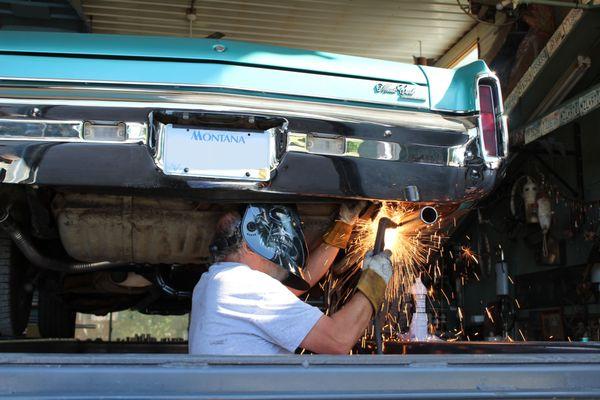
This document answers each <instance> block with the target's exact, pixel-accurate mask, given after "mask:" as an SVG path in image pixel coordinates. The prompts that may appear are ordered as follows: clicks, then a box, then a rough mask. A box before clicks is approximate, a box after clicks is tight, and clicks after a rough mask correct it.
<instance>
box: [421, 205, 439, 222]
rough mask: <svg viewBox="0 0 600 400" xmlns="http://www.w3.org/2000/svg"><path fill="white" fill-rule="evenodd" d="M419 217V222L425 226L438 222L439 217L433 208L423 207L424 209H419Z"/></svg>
mask: <svg viewBox="0 0 600 400" xmlns="http://www.w3.org/2000/svg"><path fill="white" fill-rule="evenodd" d="M419 217H420V218H421V221H423V222H424V223H426V224H427V225H431V224H433V223H434V222H435V221H437V220H438V218H439V217H440V215H439V214H438V212H437V210H436V209H435V208H433V207H431V206H425V207H423V208H421V212H420V213H419Z"/></svg>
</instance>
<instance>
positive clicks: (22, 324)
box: [0, 232, 33, 337]
mask: <svg viewBox="0 0 600 400" xmlns="http://www.w3.org/2000/svg"><path fill="white" fill-rule="evenodd" d="M30 271H31V267H30V265H29V263H28V262H27V260H26V259H25V257H23V255H22V254H21V253H20V252H19V250H18V249H17V248H16V247H15V245H14V244H13V242H12V240H10V239H9V238H8V237H6V236H5V235H4V232H1V233H0V337H14V336H20V335H22V334H23V333H24V331H25V328H27V322H28V321H29V313H30V311H31V299H32V297H33V286H32V284H31V282H30V279H29V277H30V276H29V275H30Z"/></svg>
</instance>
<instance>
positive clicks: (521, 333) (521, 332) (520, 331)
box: [519, 328, 527, 342]
mask: <svg viewBox="0 0 600 400" xmlns="http://www.w3.org/2000/svg"><path fill="white" fill-rule="evenodd" d="M519 334H520V335H521V337H522V338H523V341H524V342H526V341H527V339H525V335H523V331H522V330H521V328H519Z"/></svg>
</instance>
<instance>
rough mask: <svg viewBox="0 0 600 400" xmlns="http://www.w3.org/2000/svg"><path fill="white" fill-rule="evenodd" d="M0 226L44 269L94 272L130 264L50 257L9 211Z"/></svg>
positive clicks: (24, 253) (32, 260)
mask: <svg viewBox="0 0 600 400" xmlns="http://www.w3.org/2000/svg"><path fill="white" fill-rule="evenodd" d="M0 228H2V229H3V230H4V232H6V233H7V234H8V236H9V237H10V238H11V239H12V241H13V242H14V244H15V245H16V246H17V247H18V249H19V250H21V253H23V255H24V256H25V258H27V260H29V262H31V263H32V264H33V265H35V266H36V267H39V268H43V269H50V270H53V271H59V272H66V273H71V274H77V273H83V272H94V271H103V270H107V269H112V268H117V267H123V266H127V265H130V264H131V263H129V262H110V261H101V262H94V263H82V262H78V261H62V260H56V259H53V258H49V257H46V256H44V255H43V254H41V253H40V252H39V251H38V250H37V249H36V248H35V247H34V246H33V244H32V243H31V241H30V240H29V239H28V238H27V237H26V236H25V234H24V233H23V232H22V231H21V230H20V229H19V227H18V226H17V224H16V223H15V222H14V221H13V219H12V218H11V217H10V214H9V213H8V212H7V211H4V212H3V214H2V215H1V216H0Z"/></svg>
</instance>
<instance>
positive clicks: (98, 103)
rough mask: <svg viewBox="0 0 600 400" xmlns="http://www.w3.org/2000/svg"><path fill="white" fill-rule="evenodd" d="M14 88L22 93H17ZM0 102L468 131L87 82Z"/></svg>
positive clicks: (301, 104)
mask: <svg viewBox="0 0 600 400" xmlns="http://www.w3.org/2000/svg"><path fill="white" fill-rule="evenodd" d="M15 92H21V93H19V94H18V95H17V96H15ZM0 104H30V105H71V106H83V107H122V108H124V107H126V108H162V109H178V110H205V111H217V112H246V113H268V114H276V115H283V114H285V115H290V116H296V117H305V118H319V119H326V120H333V121H347V122H371V123H378V124H383V125H389V126H407V127H413V128H417V129H428V130H446V131H455V132H457V133H464V132H465V126H464V122H465V121H463V120H462V119H460V117H456V118H450V117H445V116H442V115H440V114H436V113H432V112H429V111H426V110H423V111H407V110H403V109H390V108H377V107H367V106H365V107H362V106H353V105H338V104H329V103H316V102H309V101H305V100H289V99H285V100H282V99H277V98H263V97H257V96H250V95H235V94H226V93H212V92H198V91H173V90H170V91H169V90H141V89H138V90H136V89H131V88H98V87H89V86H88V87H85V88H81V87H61V86H50V87H38V86H35V87H31V86H30V87H25V86H21V87H6V86H1V84H0Z"/></svg>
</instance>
